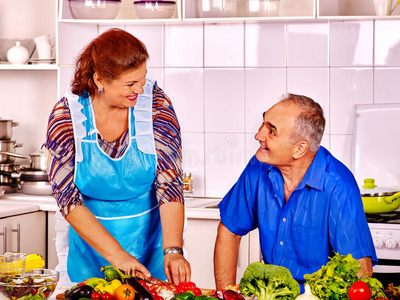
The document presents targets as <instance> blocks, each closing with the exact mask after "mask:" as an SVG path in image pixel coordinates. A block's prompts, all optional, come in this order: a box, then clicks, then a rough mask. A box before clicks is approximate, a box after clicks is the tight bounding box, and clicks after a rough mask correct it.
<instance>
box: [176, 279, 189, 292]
mask: <svg viewBox="0 0 400 300" xmlns="http://www.w3.org/2000/svg"><path fill="white" fill-rule="evenodd" d="M186 291H187V287H186V282H180V283H179V284H178V286H177V288H176V292H177V293H178V294H181V293H184V292H186Z"/></svg>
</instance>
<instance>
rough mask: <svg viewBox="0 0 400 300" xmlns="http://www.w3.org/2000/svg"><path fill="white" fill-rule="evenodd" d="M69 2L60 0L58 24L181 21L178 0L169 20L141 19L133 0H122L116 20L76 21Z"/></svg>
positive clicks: (179, 2)
mask: <svg viewBox="0 0 400 300" xmlns="http://www.w3.org/2000/svg"><path fill="white" fill-rule="evenodd" d="M68 2H69V1H68V0H59V7H60V9H59V15H58V22H60V23H80V24H99V25H101V24H104V25H107V24H130V23H138V22H140V23H160V22H177V21H181V20H182V17H181V7H182V5H181V0H176V11H175V13H174V15H173V16H172V17H171V18H169V19H139V18H138V17H137V15H136V13H135V9H134V7H133V0H122V7H121V9H120V12H119V14H118V15H117V16H116V17H115V19H74V18H73V16H72V15H71V11H70V9H69V4H68Z"/></svg>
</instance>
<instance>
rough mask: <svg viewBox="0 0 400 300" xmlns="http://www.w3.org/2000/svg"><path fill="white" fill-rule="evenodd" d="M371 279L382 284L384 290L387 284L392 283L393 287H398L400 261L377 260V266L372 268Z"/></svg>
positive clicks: (399, 281)
mask: <svg viewBox="0 0 400 300" xmlns="http://www.w3.org/2000/svg"><path fill="white" fill-rule="evenodd" d="M372 277H374V278H376V279H378V280H379V281H380V282H382V284H383V287H384V288H386V287H387V286H388V284H389V283H393V284H394V286H399V285H400V261H399V260H392V259H379V262H378V264H377V265H375V266H374V273H373V275H372Z"/></svg>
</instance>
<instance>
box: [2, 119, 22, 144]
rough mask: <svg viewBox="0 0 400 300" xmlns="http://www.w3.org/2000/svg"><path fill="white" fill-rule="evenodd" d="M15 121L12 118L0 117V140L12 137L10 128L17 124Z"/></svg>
mask: <svg viewBox="0 0 400 300" xmlns="http://www.w3.org/2000/svg"><path fill="white" fill-rule="evenodd" d="M18 125H19V124H18V123H17V122H13V121H12V120H3V119H0V140H10V139H11V137H12V128H13V127H15V126H18Z"/></svg>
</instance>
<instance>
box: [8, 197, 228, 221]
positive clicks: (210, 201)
mask: <svg viewBox="0 0 400 300" xmlns="http://www.w3.org/2000/svg"><path fill="white" fill-rule="evenodd" d="M220 201H221V198H189V197H188V198H185V204H186V215H187V217H188V218H194V219H219V209H218V207H217V204H218V203H219V202H220ZM39 210H42V211H52V212H55V211H57V210H58V207H57V205H56V201H55V199H54V198H53V196H39V195H27V194H23V193H10V194H4V195H3V196H2V197H0V218H4V217H8V216H12V215H15V214H22V213H28V212H34V211H39Z"/></svg>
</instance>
